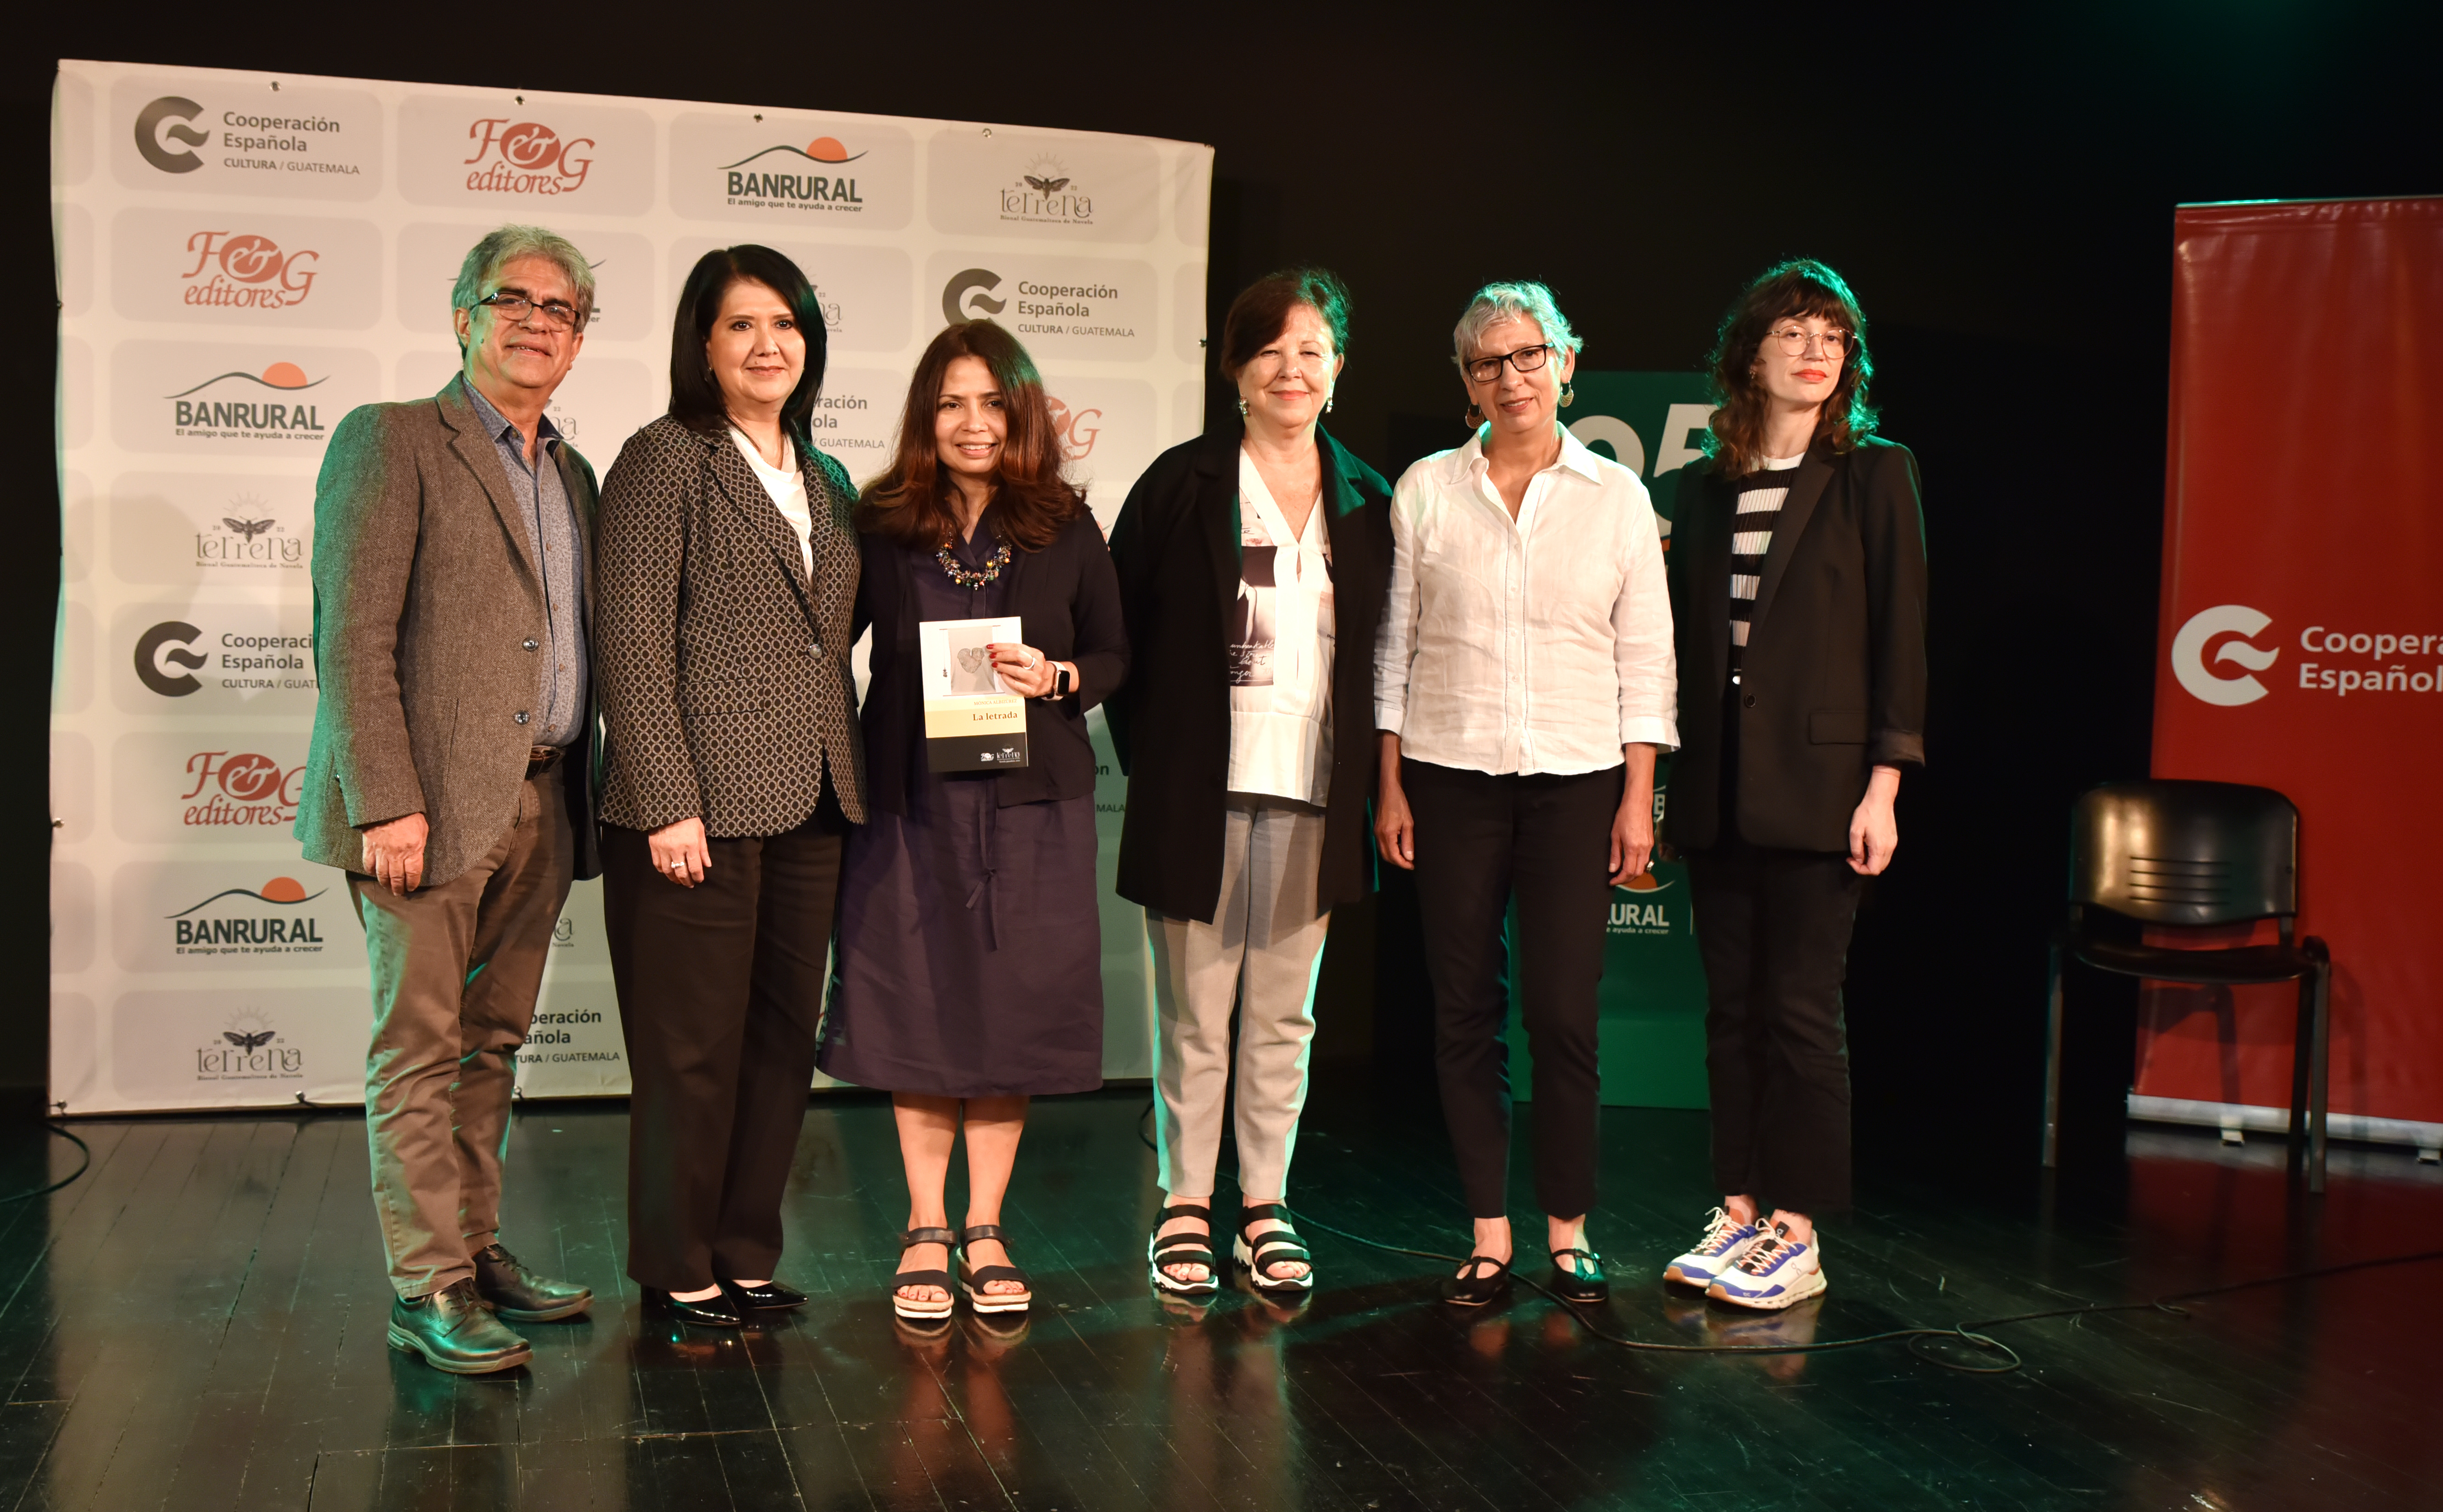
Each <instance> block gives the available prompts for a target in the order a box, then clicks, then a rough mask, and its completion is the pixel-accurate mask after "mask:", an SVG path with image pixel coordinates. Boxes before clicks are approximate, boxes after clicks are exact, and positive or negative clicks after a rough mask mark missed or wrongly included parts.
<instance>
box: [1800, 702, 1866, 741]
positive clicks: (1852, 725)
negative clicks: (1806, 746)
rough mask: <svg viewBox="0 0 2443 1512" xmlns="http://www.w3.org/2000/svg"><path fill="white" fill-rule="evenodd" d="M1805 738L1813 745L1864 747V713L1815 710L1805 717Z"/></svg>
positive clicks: (1863, 711) (1842, 710) (1851, 710)
mask: <svg viewBox="0 0 2443 1512" xmlns="http://www.w3.org/2000/svg"><path fill="white" fill-rule="evenodd" d="M1807 738H1808V741H1809V743H1810V744H1813V745H1864V744H1865V743H1866V711H1865V710H1864V709H1816V710H1813V711H1811V712H1810V713H1809V715H1808V716H1807Z"/></svg>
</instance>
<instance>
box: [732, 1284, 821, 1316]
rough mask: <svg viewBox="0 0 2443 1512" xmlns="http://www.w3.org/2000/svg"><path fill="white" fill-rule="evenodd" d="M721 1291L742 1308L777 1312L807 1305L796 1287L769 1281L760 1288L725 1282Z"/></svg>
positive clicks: (804, 1296) (802, 1294)
mask: <svg viewBox="0 0 2443 1512" xmlns="http://www.w3.org/2000/svg"><path fill="white" fill-rule="evenodd" d="M721 1289H722V1290H723V1291H724V1292H726V1293H727V1294H728V1296H729V1300H730V1301H731V1302H733V1303H737V1304H738V1305H739V1306H740V1307H741V1308H747V1307H762V1308H763V1309H765V1310H767V1311H772V1312H777V1311H779V1310H780V1309H781V1308H783V1307H803V1306H804V1305H805V1304H806V1294H805V1293H804V1292H802V1291H799V1289H798V1288H797V1287H795V1286H783V1285H782V1284H780V1283H779V1282H777V1281H767V1282H765V1283H763V1284H762V1285H760V1286H749V1285H747V1284H745V1283H744V1282H737V1281H725V1282H723V1283H722V1284H721Z"/></svg>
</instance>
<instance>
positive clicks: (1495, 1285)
mask: <svg viewBox="0 0 2443 1512" xmlns="http://www.w3.org/2000/svg"><path fill="white" fill-rule="evenodd" d="M1478 1266H1492V1267H1493V1274H1492V1275H1490V1276H1479V1275H1478V1274H1477V1273H1476V1269H1477V1267H1478ZM1509 1289H1510V1262H1509V1261H1507V1260H1496V1259H1494V1258H1493V1257H1492V1256H1491V1255H1470V1256H1468V1257H1467V1274H1466V1275H1464V1276H1444V1277H1443V1278H1442V1301H1444V1302H1447V1303H1458V1304H1459V1305H1460V1306H1461V1307H1481V1306H1483V1305H1484V1304H1485V1303H1489V1302H1491V1301H1493V1300H1494V1299H1495V1298H1496V1297H1498V1296H1500V1295H1501V1294H1502V1293H1503V1292H1505V1291H1508V1290H1509Z"/></svg>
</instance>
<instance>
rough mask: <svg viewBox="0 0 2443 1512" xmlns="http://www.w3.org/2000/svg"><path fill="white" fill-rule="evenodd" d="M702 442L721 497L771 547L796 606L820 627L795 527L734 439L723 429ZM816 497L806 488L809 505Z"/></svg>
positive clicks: (810, 621)
mask: <svg viewBox="0 0 2443 1512" xmlns="http://www.w3.org/2000/svg"><path fill="white" fill-rule="evenodd" d="M705 445H706V448H707V453H708V455H709V456H710V458H711V462H712V481H713V483H714V484H715V486H716V487H717V489H718V490H719V492H720V494H721V497H722V498H723V499H724V500H725V501H727V502H728V504H729V507H730V508H731V509H733V510H735V511H737V514H738V518H739V519H742V520H744V521H745V522H746V528H747V529H748V530H749V531H751V532H753V533H754V534H755V536H756V537H758V538H760V539H761V540H762V542H763V544H764V545H766V546H768V547H770V548H771V549H772V555H773V556H774V557H775V558H776V559H777V561H778V564H779V566H780V568H781V573H782V574H784V575H786V576H787V578H788V579H789V587H790V588H791V589H792V590H794V591H795V592H796V593H797V595H798V607H799V609H800V610H803V611H804V613H805V616H806V623H807V624H809V625H814V626H816V628H817V630H819V628H820V626H819V625H818V624H817V620H816V615H815V603H814V592H813V590H812V588H811V587H810V585H809V584H808V583H807V581H806V558H805V554H804V552H803V550H802V549H801V548H800V547H799V544H798V532H797V529H796V527H794V526H792V525H791V524H790V523H789V521H788V519H787V517H786V516H784V515H782V514H781V510H780V506H779V505H777V504H775V503H773V502H772V496H771V495H770V494H768V493H766V492H764V489H763V483H762V479H760V478H757V477H756V476H755V473H754V471H753V470H752V469H751V468H749V467H748V466H747V465H746V459H745V458H744V457H742V456H740V455H739V454H738V444H737V443H736V442H734V441H731V440H730V439H729V437H728V435H727V434H726V433H725V434H723V435H720V436H718V437H707V438H706V442H705ZM791 445H792V446H794V445H796V443H795V442H792V443H791ZM822 497H824V498H828V497H829V496H828V495H825V496H822ZM816 498H817V495H816V493H815V492H814V491H813V490H812V489H809V490H808V493H807V497H806V503H807V507H808V508H809V509H811V508H812V507H813V506H814V502H815V500H816ZM827 512H828V511H827Z"/></svg>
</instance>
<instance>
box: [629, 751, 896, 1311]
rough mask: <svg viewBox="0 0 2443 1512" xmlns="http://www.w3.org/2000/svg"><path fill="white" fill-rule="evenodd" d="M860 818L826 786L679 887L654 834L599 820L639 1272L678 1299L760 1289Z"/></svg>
mask: <svg viewBox="0 0 2443 1512" xmlns="http://www.w3.org/2000/svg"><path fill="white" fill-rule="evenodd" d="M847 828H848V824H847V821H846V820H845V819H843V818H842V817H841V816H840V813H839V810H838V807H837V805H836V803H835V802H834V801H833V799H832V797H831V794H830V792H829V791H828V789H826V792H824V795H823V802H822V807H821V808H819V809H817V811H816V812H815V815H814V817H812V818H810V819H808V820H807V821H806V822H805V823H803V824H801V825H799V826H798V828H796V829H791V830H789V831H787V832H786V833H783V834H777V835H749V836H743V837H738V838H727V837H724V836H719V835H716V836H713V837H712V838H711V840H710V841H709V842H708V843H707V845H708V848H709V849H710V850H711V853H712V866H711V869H710V870H708V871H707V872H706V873H705V880H704V882H703V883H702V884H700V885H698V886H695V887H682V886H680V885H678V884H676V883H673V882H671V881H670V879H669V878H668V877H664V876H660V875H658V874H656V873H655V872H654V870H653V861H652V852H651V849H650V847H649V846H648V843H647V840H646V837H645V835H644V833H643V832H642V831H640V830H635V829H621V828H619V827H618V826H615V825H604V826H603V827H602V914H603V922H604V923H605V925H606V926H607V927H608V929H609V933H610V943H611V975H612V979H613V980H614V981H615V982H616V983H617V984H618V989H619V1028H620V1029H621V1031H622V1032H623V1033H624V1034H625V1035H626V1036H627V1041H628V1073H629V1075H630V1077H631V1078H632V1079H633V1085H634V1090H633V1091H632V1092H631V1093H630V1095H629V1098H628V1274H629V1275H630V1276H631V1277H632V1278H634V1280H635V1281H636V1282H637V1283H638V1284H642V1285H647V1286H653V1287H658V1288H660V1289H661V1290H664V1291H695V1290H699V1289H701V1288H703V1287H706V1286H709V1285H711V1284H713V1283H714V1282H715V1281H761V1280H762V1279H764V1278H765V1277H768V1276H770V1275H771V1274H772V1273H773V1271H774V1269H775V1267H776V1266H777V1265H778V1263H779V1261H780V1259H781V1198H782V1196H783V1195H785V1194H786V1193H787V1191H788V1186H789V1168H790V1166H791V1165H792V1164H793V1163H794V1162H795V1161H796V1159H797V1157H798V1135H799V1129H800V1128H801V1127H802V1126H803V1125H804V1123H805V1120H806V1102H807V1099H808V1097H809V1096H810V1094H811V1093H812V1092H813V1089H814V1081H815V1032H816V1030H817V1028H818V1027H819V1026H820V1024H821V1020H822V1008H823V980H824V976H825V975H826V973H827V972H828V970H829V968H830V962H831V946H832V926H833V922H834V919H835V915H836V909H837V904H838V897H839V869H840V844H841V837H842V834H843V832H844V831H845V830H846V829H847Z"/></svg>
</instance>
